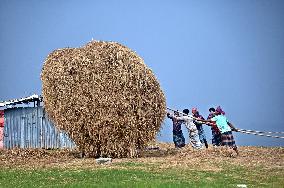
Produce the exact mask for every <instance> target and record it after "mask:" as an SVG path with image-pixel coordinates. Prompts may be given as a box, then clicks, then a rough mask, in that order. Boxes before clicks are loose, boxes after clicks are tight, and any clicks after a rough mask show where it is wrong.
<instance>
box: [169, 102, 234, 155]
mask: <svg viewBox="0 0 284 188" xmlns="http://www.w3.org/2000/svg"><path fill="white" fill-rule="evenodd" d="M191 113H192V114H189V110H188V109H184V110H183V112H182V113H180V112H178V111H174V113H173V114H171V113H167V117H168V118H170V119H171V120H172V122H173V141H174V144H175V147H176V148H182V147H184V146H185V138H184V136H183V132H182V129H181V125H182V124H184V125H185V127H186V128H187V129H188V133H189V142H190V144H191V145H192V147H193V148H195V149H202V148H203V145H205V147H206V148H208V143H207V140H206V136H205V132H204V129H203V127H202V125H203V124H206V125H208V126H210V127H211V131H212V145H213V146H215V147H217V146H228V147H230V148H232V149H233V150H235V151H236V153H237V154H238V149H237V146H236V144H235V140H234V137H233V134H232V131H237V129H236V128H235V127H234V126H233V125H232V124H231V123H230V122H229V121H228V120H227V118H226V116H225V112H224V111H223V110H222V109H221V107H220V106H218V107H217V108H216V110H215V108H210V109H209V115H208V117H207V120H205V119H204V118H203V117H202V115H200V114H199V111H198V109H197V108H192V110H191Z"/></svg>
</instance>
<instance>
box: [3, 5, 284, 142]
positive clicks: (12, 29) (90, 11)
mask: <svg viewBox="0 0 284 188" xmlns="http://www.w3.org/2000/svg"><path fill="white" fill-rule="evenodd" d="M283 10H284V1H282V0H239V1H233V0H223V1H211V0H208V1H197V0H196V1H190V0H187V1H186V0H183V1H182V0H180V1H173V0H172V1H167V0H163V1H162V0H152V1H150V0H145V1H130V0H129V1H126V0H121V1H115V0H113V1H111V0H104V1H103V0H102V1H79V0H78V1H74V0H73V1H72V0H71V1H63V0H59V1H55V0H49V1H36V0H30V1H14V0H1V2H0V27H1V29H0V72H1V82H0V88H1V89H0V100H7V99H11V98H18V97H23V96H27V95H30V94H33V93H38V94H40V93H41V81H40V72H41V68H42V65H43V62H44V59H45V58H46V56H47V55H48V54H49V53H50V52H51V51H53V50H54V49H57V48H64V47H79V46H82V45H84V44H85V43H87V42H88V41H90V40H91V39H92V38H93V39H96V40H105V41H117V42H120V43H122V44H124V45H126V46H128V47H129V48H131V49H133V50H135V51H136V52H137V53H138V54H139V55H140V56H141V57H142V58H143V59H144V61H145V63H146V64H147V66H148V67H150V68H151V69H152V70H153V71H154V73H155V75H156V76H157V78H158V80H159V81H160V83H161V87H162V89H163V91H164V92H165V95H166V99H167V105H168V106H169V107H172V108H176V109H180V110H182V109H183V108H192V107H197V108H198V109H199V111H200V113H201V114H202V115H203V116H205V117H207V115H208V108H210V107H211V106H213V107H215V106H217V105H221V106H222V107H223V109H224V110H225V111H226V113H227V114H226V115H227V117H228V119H229V120H230V121H232V122H233V123H234V124H235V126H236V127H239V128H243V129H253V130H266V131H284V122H283V120H282V117H283V116H282V115H283V114H284V110H283V106H284V100H283V91H284V53H283V52H284V22H283V20H284V11H283ZM171 129H172V127H171V122H170V121H169V120H165V123H164V125H163V130H162V131H161V136H159V140H162V141H169V142H171V141H172V137H171V134H172V133H171ZM205 129H206V133H207V138H208V140H209V139H210V138H211V135H210V129H209V128H208V127H205ZM184 131H186V130H184ZM185 133H186V132H185ZM235 137H236V141H237V144H238V145H266V146H284V139H273V138H264V137H259V136H253V135H244V134H240V133H236V134H235Z"/></svg>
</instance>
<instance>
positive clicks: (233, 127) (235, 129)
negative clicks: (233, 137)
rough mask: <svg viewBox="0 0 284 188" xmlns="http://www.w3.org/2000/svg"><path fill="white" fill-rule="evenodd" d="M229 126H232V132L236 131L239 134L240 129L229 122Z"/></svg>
mask: <svg viewBox="0 0 284 188" xmlns="http://www.w3.org/2000/svg"><path fill="white" fill-rule="evenodd" d="M227 124H228V125H229V126H230V128H231V129H232V131H236V132H238V129H237V128H236V127H235V126H234V125H233V124H232V123H230V122H227Z"/></svg>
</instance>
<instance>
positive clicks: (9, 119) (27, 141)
mask: <svg viewBox="0 0 284 188" xmlns="http://www.w3.org/2000/svg"><path fill="white" fill-rule="evenodd" d="M4 147H5V148H7V149H11V148H14V147H17V148H46V149H49V148H75V147H76V145H75V143H74V142H73V141H72V140H71V139H70V138H69V136H68V135H67V134H66V133H64V132H62V131H59V130H57V129H56V128H55V126H54V125H53V123H52V122H51V121H50V120H49V119H48V118H47V116H46V115H45V113H44V110H43V108H42V107H41V106H38V107H21V108H8V109H5V127H4Z"/></svg>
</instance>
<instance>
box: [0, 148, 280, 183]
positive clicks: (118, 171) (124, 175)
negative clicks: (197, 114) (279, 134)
mask: <svg viewBox="0 0 284 188" xmlns="http://www.w3.org/2000/svg"><path fill="white" fill-rule="evenodd" d="M159 146H160V148H161V149H160V150H159V151H145V152H144V153H142V156H141V157H140V158H137V159H115V160H113V162H112V163H110V164H106V165H98V164H96V163H95V160H94V159H92V158H83V159H80V158H76V156H75V155H74V153H72V152H70V151H57V150H50V151H46V150H45V151H43V150H32V151H25V150H17V151H11V150H10V151H2V152H0V165H1V167H2V168H1V170H0V187H237V185H239V184H245V185H247V187H284V165H283V164H284V161H283V160H284V148H260V147H241V148H240V152H241V154H240V156H238V157H230V154H231V153H228V152H227V151H226V150H224V149H219V148H218V149H215V148H210V149H208V150H203V151H196V150H192V149H191V148H190V147H188V148H184V149H181V150H176V149H174V148H173V146H172V145H169V144H160V145H159Z"/></svg>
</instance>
